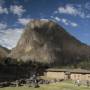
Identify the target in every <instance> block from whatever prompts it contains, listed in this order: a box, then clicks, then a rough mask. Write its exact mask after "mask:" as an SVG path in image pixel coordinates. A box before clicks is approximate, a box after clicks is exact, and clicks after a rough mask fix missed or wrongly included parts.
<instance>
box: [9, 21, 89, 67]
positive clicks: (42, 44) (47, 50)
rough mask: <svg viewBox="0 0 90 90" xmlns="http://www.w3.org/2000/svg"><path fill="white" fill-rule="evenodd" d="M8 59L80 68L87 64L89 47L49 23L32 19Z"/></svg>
mask: <svg viewBox="0 0 90 90" xmlns="http://www.w3.org/2000/svg"><path fill="white" fill-rule="evenodd" d="M9 57H11V58H13V59H17V60H22V61H24V62H27V61H30V60H31V61H36V62H41V63H48V64H52V65H55V66H60V67H62V66H74V67H76V66H78V65H79V66H80V65H81V66H82V67H83V65H84V64H85V63H88V62H89V59H90V46H87V45H85V44H83V43H81V42H80V41H79V40H77V39H76V38H75V37H73V36H72V35H70V34H69V33H68V32H67V31H66V30H65V29H64V28H62V27H61V26H60V25H58V24H57V23H55V22H53V21H46V20H32V21H30V22H29V23H28V25H27V26H26V28H25V30H24V32H23V34H22V35H21V38H20V40H19V41H18V43H17V45H16V47H15V48H13V49H12V51H11V53H10V55H9ZM84 62H85V63H84Z"/></svg>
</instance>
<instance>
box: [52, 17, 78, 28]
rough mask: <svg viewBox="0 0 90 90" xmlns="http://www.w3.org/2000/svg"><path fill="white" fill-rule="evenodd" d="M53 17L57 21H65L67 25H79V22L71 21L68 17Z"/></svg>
mask: <svg viewBox="0 0 90 90" xmlns="http://www.w3.org/2000/svg"><path fill="white" fill-rule="evenodd" d="M51 19H52V20H53V21H55V22H61V23H63V24H64V25H66V26H72V27H77V26H78V24H77V23H75V22H72V21H70V20H68V19H66V18H59V17H57V16H51Z"/></svg>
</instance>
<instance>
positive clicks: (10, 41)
mask: <svg viewBox="0 0 90 90" xmlns="http://www.w3.org/2000/svg"><path fill="white" fill-rule="evenodd" d="M22 32H23V29H19V28H14V29H12V28H9V29H7V30H0V45H2V46H4V47H7V48H9V49H11V48H13V47H15V46H16V44H17V42H18V40H19V38H20V36H21V34H22Z"/></svg>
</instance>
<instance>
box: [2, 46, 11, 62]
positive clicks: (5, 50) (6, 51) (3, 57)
mask: <svg viewBox="0 0 90 90" xmlns="http://www.w3.org/2000/svg"><path fill="white" fill-rule="evenodd" d="M9 52H10V50H8V49H7V48H5V47H2V46H0V63H1V62H2V60H4V59H6V57H7V56H8V54H9Z"/></svg>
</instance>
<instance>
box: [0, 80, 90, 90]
mask: <svg viewBox="0 0 90 90" xmlns="http://www.w3.org/2000/svg"><path fill="white" fill-rule="evenodd" d="M0 90H90V87H87V86H84V85H82V86H79V87H78V86H74V84H73V83H72V82H71V81H69V82H68V81H64V82H60V83H52V84H48V85H40V87H39V88H33V87H28V86H22V87H5V88H0Z"/></svg>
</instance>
